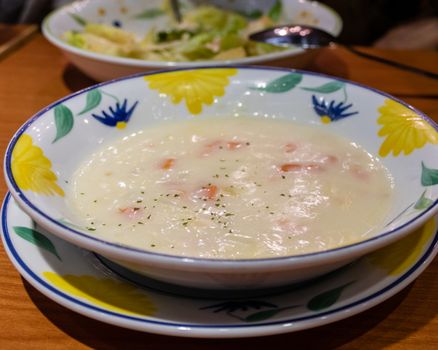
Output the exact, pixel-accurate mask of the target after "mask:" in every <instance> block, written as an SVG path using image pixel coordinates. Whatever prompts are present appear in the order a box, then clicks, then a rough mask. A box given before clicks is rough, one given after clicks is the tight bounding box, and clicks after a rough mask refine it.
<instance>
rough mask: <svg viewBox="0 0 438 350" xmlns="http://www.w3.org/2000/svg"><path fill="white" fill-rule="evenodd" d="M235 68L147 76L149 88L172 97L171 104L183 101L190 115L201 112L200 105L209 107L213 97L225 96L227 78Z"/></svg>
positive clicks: (233, 73) (183, 71)
mask: <svg viewBox="0 0 438 350" xmlns="http://www.w3.org/2000/svg"><path fill="white" fill-rule="evenodd" d="M236 73H237V69H235V68H214V69H197V70H182V71H176V72H169V73H163V74H153V75H147V76H145V77H144V79H145V80H146V81H147V82H149V87H150V88H151V89H154V90H158V91H159V92H160V93H162V94H166V95H169V96H171V97H172V103H174V104H178V103H180V102H181V101H182V100H185V103H186V106H187V109H188V110H189V112H190V113H192V114H199V113H201V112H202V105H203V104H205V105H211V104H212V103H213V102H214V98H215V97H220V96H223V95H224V94H225V87H226V86H227V85H228V84H229V83H230V81H229V79H228V77H230V76H232V75H235V74H236Z"/></svg>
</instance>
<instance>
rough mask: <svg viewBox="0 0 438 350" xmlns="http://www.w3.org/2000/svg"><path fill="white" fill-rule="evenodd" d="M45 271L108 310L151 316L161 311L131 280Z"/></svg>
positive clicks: (69, 289) (57, 283)
mask: <svg viewBox="0 0 438 350" xmlns="http://www.w3.org/2000/svg"><path fill="white" fill-rule="evenodd" d="M43 275H44V277H45V278H46V279H47V280H48V281H49V282H50V283H52V284H53V285H55V286H56V287H57V288H58V289H60V290H61V291H63V292H65V293H67V294H69V295H72V296H75V297H78V298H81V299H85V300H87V301H89V302H91V303H92V304H93V305H95V306H99V307H101V308H104V309H106V310H110V311H114V312H121V313H124V314H130V315H140V316H151V315H153V314H155V312H156V311H157V309H156V307H155V305H154V304H153V303H152V302H151V301H150V300H149V298H148V296H147V295H146V294H145V293H144V292H143V291H142V290H141V289H138V288H137V287H135V286H133V285H130V284H128V283H124V282H119V281H115V280H113V279H110V278H97V277H94V276H87V275H81V276H76V275H58V274H56V273H54V272H43Z"/></svg>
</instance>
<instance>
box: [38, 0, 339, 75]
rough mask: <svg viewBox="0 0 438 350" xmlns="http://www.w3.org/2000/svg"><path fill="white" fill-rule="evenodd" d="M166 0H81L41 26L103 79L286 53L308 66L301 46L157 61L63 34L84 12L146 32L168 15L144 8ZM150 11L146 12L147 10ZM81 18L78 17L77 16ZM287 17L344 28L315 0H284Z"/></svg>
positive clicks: (293, 62) (271, 58)
mask: <svg viewBox="0 0 438 350" xmlns="http://www.w3.org/2000/svg"><path fill="white" fill-rule="evenodd" d="M161 4H162V0H150V1H136V0H126V1H123V3H121V2H120V1H118V0H93V1H90V0H83V1H76V2H74V3H72V4H69V5H67V6H65V7H62V8H60V9H58V10H56V11H54V12H53V13H51V14H50V15H48V16H47V18H46V19H45V20H44V23H43V26H42V30H43V33H44V35H45V37H46V38H47V39H48V40H49V41H50V42H51V43H52V44H54V45H55V46H57V47H58V48H60V49H61V50H62V51H63V52H64V54H65V55H66V56H67V57H68V58H69V60H70V61H71V62H72V63H73V64H75V65H76V66H77V67H78V68H79V69H80V70H82V71H83V72H85V73H86V74H87V75H89V76H90V77H92V78H94V79H95V80H97V81H104V80H109V79H113V78H118V77H121V76H126V75H129V74H134V73H139V72H144V71H147V70H152V69H163V68H166V67H195V66H215V65H217V64H255V63H269V64H273V63H275V61H278V60H280V59H285V58H287V59H288V66H289V67H290V66H294V67H295V68H302V67H304V66H305V65H306V64H307V63H308V62H309V61H310V60H311V58H312V57H313V56H314V53H311V52H305V51H304V50H302V49H298V48H296V49H293V50H288V51H284V52H277V53H271V54H267V55H262V56H254V57H247V58H243V59H235V60H229V61H223V62H218V61H211V60H210V61H197V62H158V61H142V60H138V59H131V58H123V57H113V56H107V55H102V54H97V53H93V52H90V51H86V50H82V49H78V48H76V47H73V46H71V45H69V44H67V43H66V42H64V41H63V40H62V39H61V37H62V35H63V34H64V33H65V32H66V31H69V30H80V29H81V24H80V23H79V22H78V21H77V20H75V19H74V17H72V15H73V16H80V17H81V18H83V19H85V20H86V21H89V22H97V23H106V24H113V23H114V22H115V21H116V22H117V24H118V25H122V28H123V29H126V30H129V31H132V32H134V33H137V34H139V35H144V33H146V32H147V30H148V28H150V27H151V26H156V27H160V26H163V25H164V23H166V16H164V15H163V16H157V17H152V18H145V16H142V14H144V13H148V11H149V13H152V12H150V11H151V10H153V9H155V10H156V9H159V8H160V7H161ZM146 17H147V16H146ZM76 18H77V17H76ZM283 18H285V22H288V23H296V24H310V25H313V26H316V27H319V28H321V29H324V30H326V31H327V32H329V33H331V34H332V35H334V36H338V35H339V33H340V32H341V29H342V20H341V18H340V17H339V15H338V14H337V13H336V12H334V11H333V10H332V9H331V8H329V7H327V6H325V5H322V4H319V3H317V2H315V1H303V0H283Z"/></svg>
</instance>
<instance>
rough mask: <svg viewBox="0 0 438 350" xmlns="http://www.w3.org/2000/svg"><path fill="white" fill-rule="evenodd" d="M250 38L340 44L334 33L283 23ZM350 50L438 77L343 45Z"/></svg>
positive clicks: (312, 44)
mask: <svg viewBox="0 0 438 350" xmlns="http://www.w3.org/2000/svg"><path fill="white" fill-rule="evenodd" d="M249 39H250V40H254V41H259V42H264V43H268V44H272V45H277V46H288V45H295V46H299V47H302V48H303V49H316V48H320V47H325V46H329V45H332V44H339V43H337V42H336V39H335V37H334V36H333V35H331V34H329V33H327V32H326V31H324V30H321V29H318V28H314V27H311V26H306V25H282V26H277V27H272V28H268V29H265V30H262V31H260V32H256V33H253V34H251V35H250V36H249ZM342 46H343V47H345V48H346V49H347V50H348V51H350V52H353V53H354V54H356V55H358V56H361V57H364V58H368V59H370V60H374V61H377V62H380V63H383V64H387V65H389V66H392V67H397V68H400V69H403V70H406V71H409V72H413V73H417V74H421V75H425V76H427V77H429V78H433V79H438V74H436V73H432V72H429V71H425V70H423V69H420V68H415V67H412V66H407V65H405V64H402V63H399V62H395V61H391V60H387V59H386V58H382V57H378V56H374V55H370V54H368V53H364V52H361V51H358V50H356V49H354V48H353V47H351V46H348V45H342Z"/></svg>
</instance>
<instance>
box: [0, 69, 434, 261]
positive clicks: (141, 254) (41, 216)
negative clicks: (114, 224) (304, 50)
mask: <svg viewBox="0 0 438 350" xmlns="http://www.w3.org/2000/svg"><path fill="white" fill-rule="evenodd" d="M218 68H219V69H223V68H225V69H226V68H237V69H245V70H254V71H259V70H263V71H273V72H288V73H300V74H303V75H310V76H317V77H321V78H325V79H331V80H337V81H341V82H344V83H348V84H351V85H354V86H357V87H360V88H363V89H365V90H368V91H371V92H372V93H376V94H378V95H381V96H384V97H386V98H389V99H391V100H393V101H396V102H399V103H400V104H402V105H403V106H405V107H407V108H409V109H410V110H412V111H414V112H415V113H417V114H418V115H419V116H420V117H421V118H422V119H423V120H425V121H426V122H427V123H428V124H429V125H431V126H432V127H434V129H435V130H437V131H438V124H437V123H435V121H434V120H432V119H431V118H429V117H428V116H427V115H426V114H424V113H423V112H421V111H419V110H418V109H416V108H415V107H413V106H411V105H409V104H408V103H406V102H404V101H402V100H400V99H398V98H396V97H393V96H391V95H390V94H388V93H386V92H383V91H380V90H378V89H375V88H372V87H368V86H366V85H364V84H361V83H356V82H353V81H350V80H347V79H343V78H338V77H334V76H330V75H327V74H323V73H316V72H309V71H304V70H299V69H289V68H282V67H264V66H248V65H233V66H228V65H219V66H215V67H199V69H218ZM193 69H194V68H191V67H184V68H175V69H163V70H157V71H151V72H142V73H137V74H133V75H129V76H126V77H121V78H116V79H113V80H109V81H106V82H102V83H98V84H95V85H92V86H89V87H87V88H85V89H82V90H79V91H76V92H74V93H72V94H69V95H67V96H65V97H63V98H61V99H59V100H57V101H55V102H53V103H51V104H50V105H48V106H47V107H45V108H43V109H41V110H40V111H38V112H37V113H36V114H34V115H33V116H32V117H31V118H29V119H28V120H27V121H26V122H25V123H24V124H23V125H22V126H21V127H20V128H19V129H18V130H17V131H16V132H15V134H14V135H13V136H12V138H11V140H10V141H9V144H8V146H7V149H6V152H5V156H4V164H3V166H4V176H5V179H6V184H7V186H8V188H9V191H10V192H11V194H12V196H13V197H14V199H15V200H16V201H17V203H18V204H19V205H20V207H21V208H22V209H23V210H24V211H25V212H26V213H27V214H29V216H31V217H32V219H34V220H35V221H36V222H37V223H39V224H40V225H42V226H43V228H45V229H48V230H49V232H51V233H53V234H55V235H57V236H59V237H61V238H63V239H66V240H68V241H70V242H73V243H74V244H77V245H79V246H82V247H85V248H88V249H91V250H93V248H94V247H96V246H97V247H98V248H99V250H101V251H104V253H102V254H103V255H105V254H107V255H114V256H117V257H118V258H124V259H129V260H133V261H136V260H139V259H140V260H144V261H150V260H163V259H164V260H167V263H168V264H170V265H174V264H175V263H176V264H178V263H181V262H183V263H187V264H196V263H203V264H205V266H206V267H215V265H222V264H226V265H233V266H235V264H241V265H242V267H245V266H246V267H250V265H251V267H252V266H256V265H265V264H268V265H269V264H270V265H272V264H280V265H282V264H284V263H286V264H287V263H293V262H295V263H296V262H301V263H302V262H307V263H309V262H311V263H312V264H314V263H317V262H318V261H325V260H331V259H333V260H337V259H339V256H344V255H345V256H348V255H349V253H351V250H356V249H359V250H360V254H361V255H362V254H365V253H368V252H369V251H371V250H374V249H377V248H379V247H383V246H385V245H387V244H390V243H392V242H393V241H395V240H397V239H398V238H401V237H403V236H404V235H406V234H408V233H409V232H412V231H413V230H414V229H415V228H417V227H419V226H420V225H421V224H422V223H424V222H425V221H426V220H427V219H429V218H430V217H432V216H433V215H434V214H435V212H436V211H438V198H437V199H436V200H435V201H434V202H433V204H431V205H430V206H429V207H428V208H427V209H426V210H424V211H421V212H420V213H419V214H418V215H416V216H414V217H413V218H411V219H410V220H408V221H407V222H405V223H403V224H402V225H400V226H397V227H395V228H393V229H391V230H388V231H383V232H382V233H380V234H378V235H376V236H373V237H370V238H368V239H366V240H362V241H359V242H355V243H352V244H349V245H345V246H340V247H336V248H332V249H328V250H323V251H318V252H312V253H306V254H299V255H292V256H280V257H269V258H259V259H215V258H200V257H186V256H178V255H171V254H165V253H159V252H154V251H148V250H144V249H139V248H134V247H131V246H127V245H124V244H120V243H114V242H110V241H107V240H104V239H101V238H98V237H93V236H91V235H89V234H86V233H84V232H81V231H78V230H75V229H74V228H72V227H70V226H67V225H65V224H63V223H62V222H60V221H58V220H56V219H54V218H52V217H51V216H50V215H48V214H46V213H45V212H44V211H42V210H41V209H39V208H38V207H37V206H36V205H34V204H33V202H32V201H31V200H29V199H28V198H27V197H26V195H25V193H24V192H23V191H22V190H21V189H20V188H19V187H18V185H17V183H16V182H15V180H14V177H13V174H12V168H11V160H12V151H13V149H14V147H15V145H16V142H17V140H18V139H19V137H20V136H21V135H22V134H24V132H25V131H26V130H27V129H28V128H29V127H30V126H31V125H32V124H33V123H34V122H36V121H37V120H38V119H39V118H41V117H44V115H45V114H46V113H47V112H48V111H50V110H52V109H53V108H54V107H56V106H57V105H59V104H61V103H63V102H65V101H68V100H70V99H73V98H75V97H76V96H79V95H83V94H85V93H86V92H88V91H90V90H93V89H96V88H99V87H102V86H106V85H112V84H117V83H119V82H123V81H127V80H132V79H137V78H140V77H144V76H148V75H156V74H163V73H170V72H175V71H184V70H193ZM397 233H399V234H398V235H397ZM72 234H73V235H72ZM399 236H400V237H399ZM216 267H218V266H216ZM218 268H219V267H218ZM220 268H223V266H221V267H220Z"/></svg>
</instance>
